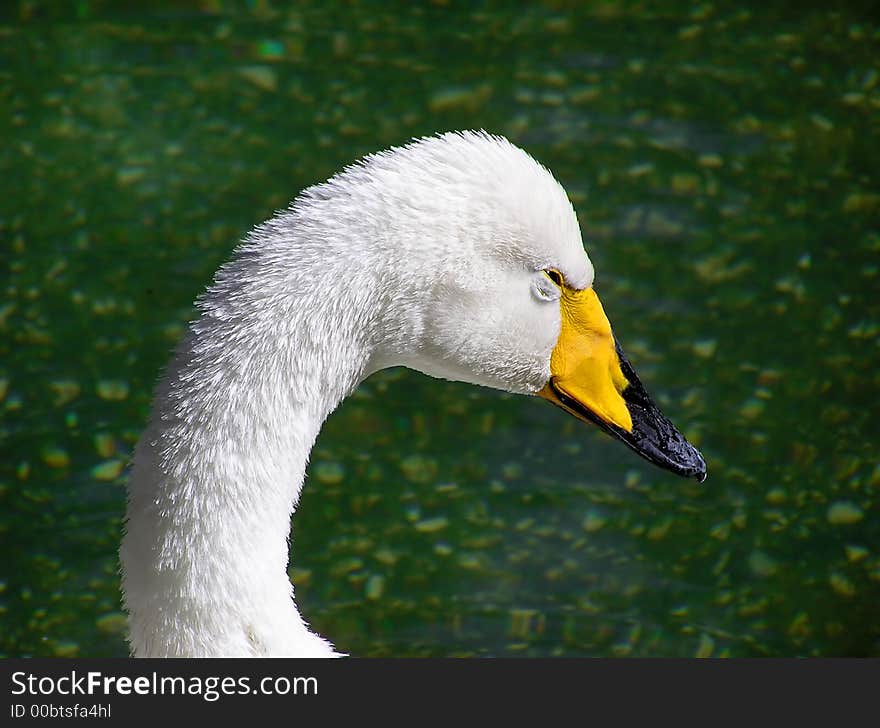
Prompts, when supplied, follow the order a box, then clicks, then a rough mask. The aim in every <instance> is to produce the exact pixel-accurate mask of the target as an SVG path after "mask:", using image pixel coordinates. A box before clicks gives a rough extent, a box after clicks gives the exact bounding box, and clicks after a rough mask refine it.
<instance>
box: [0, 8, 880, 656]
mask: <svg viewBox="0 0 880 728" xmlns="http://www.w3.org/2000/svg"><path fill="white" fill-rule="evenodd" d="M588 5H589V7H583V8H581V9H577V10H571V9H564V8H562V7H559V8H558V9H555V8H554V7H553V6H552V5H548V6H547V7H540V6H536V7H533V8H532V9H529V10H521V9H520V10H503V9H502V10H499V9H496V10H471V9H462V8H457V9H456V8H451V7H444V6H443V4H442V3H439V4H437V5H432V6H429V7H425V8H415V7H412V8H397V9H395V10H390V9H389V6H388V5H383V4H379V5H372V4H369V3H368V4H362V5H357V6H352V7H348V6H346V7H345V8H337V9H335V8H332V7H327V4H326V3H306V4H298V9H296V10H291V9H279V6H278V5H276V4H275V3H268V2H254V3H244V4H234V3H224V2H219V1H218V2H207V1H206V2H202V3H197V4H194V6H193V7H192V8H190V9H188V10H185V11H184V10H180V9H174V5H171V4H169V7H168V8H167V9H166V10H164V11H163V10H153V11H152V12H150V13H146V12H144V11H135V10H127V9H119V8H118V6H117V4H116V3H102V2H85V1H83V2H78V3H73V4H57V5H56V4H53V3H40V2H31V1H28V2H19V3H17V4H16V3H12V4H10V6H9V7H7V8H6V9H4V10H2V11H0V39H2V42H0V107H2V108H3V110H4V113H2V114H0V132H2V138H3V140H4V144H3V151H2V154H0V171H2V180H3V181H2V182H0V185H2V194H0V245H2V253H0V261H2V265H0V271H2V273H3V282H4V286H3V289H2V294H0V295H2V298H0V334H2V335H0V353H2V357H0V411H2V413H3V415H2V424H0V448H2V460H0V468H2V470H0V478H2V480H0V503H2V506H0V537H2V542H3V547H2V552H3V558H2V572H0V609H2V612H0V618H2V624H0V652H2V653H3V654H6V655H83V656H86V655H88V656H107V655H124V654H126V652H127V649H126V645H125V642H124V634H123V632H124V622H123V619H122V616H121V613H120V606H119V593H118V578H117V574H116V570H117V562H116V549H117V547H118V541H119V533H120V519H121V516H122V514H123V511H124V492H125V491H124V484H125V477H126V473H125V466H126V462H127V458H128V456H129V454H130V452H131V449H132V446H133V443H134V442H135V441H136V439H137V437H138V434H139V432H140V430H141V428H142V427H143V424H144V422H145V420H146V417H147V413H148V410H149V401H150V394H151V389H152V387H153V384H154V382H155V381H156V378H157V376H158V373H159V371H160V369H161V367H162V366H163V365H164V363H165V362H166V361H167V359H168V356H169V353H170V350H171V347H172V346H173V345H174V343H175V342H176V340H177V339H178V337H179V336H180V334H181V332H182V330H183V328H184V326H185V325H186V322H187V321H188V320H189V319H190V318H191V316H192V313H193V310H192V301H193V299H194V298H195V296H196V295H197V294H198V293H199V292H200V291H201V290H202V289H203V287H204V286H205V285H206V283H207V282H208V281H209V280H210V278H211V276H212V274H213V272H214V270H215V269H216V267H217V266H218V265H219V264H220V263H221V262H222V261H223V260H224V259H226V257H227V256H228V255H229V253H230V251H231V250H232V248H233V247H234V245H235V243H236V242H237V240H238V239H240V237H241V236H242V235H243V234H244V232H245V231H246V230H247V229H248V228H249V227H250V226H251V225H253V224H255V223H257V222H259V221H260V220H262V219H264V218H265V217H266V216H268V215H269V214H271V212H272V211H273V210H274V209H277V208H279V207H282V206H284V205H285V204H286V203H287V201H288V200H289V199H290V198H292V197H293V196H294V195H295V194H296V193H297V192H298V191H299V190H300V189H302V188H303V187H305V186H307V185H309V184H313V183H315V182H318V181H321V180H322V179H325V178H326V177H327V176H328V175H330V174H332V173H333V172H334V171H336V170H338V169H339V168H340V167H341V166H342V165H344V164H346V163H348V162H350V161H352V160H353V159H355V158H357V157H358V156H359V155H362V154H365V153H368V152H370V151H374V150H376V149H380V148H384V147H387V146H389V145H392V144H399V143H403V142H405V141H406V140H408V139H410V138H412V137H414V136H420V135H424V134H430V133H434V132H437V131H444V130H448V129H457V128H481V127H482V128H485V129H487V130H489V131H492V132H497V133H502V134H506V135H507V136H508V137H509V138H510V139H512V140H513V141H515V142H516V143H518V144H520V145H521V146H523V147H524V148H526V149H527V150H528V151H529V152H531V153H532V154H533V155H534V156H535V157H536V158H538V159H539V160H540V161H541V162H543V163H544V164H546V165H547V166H548V167H549V168H550V169H552V170H553V171H554V173H555V174H556V176H557V177H558V179H559V180H560V181H561V182H562V183H563V185H564V186H565V187H566V189H567V190H568V192H569V194H570V197H571V199H572V201H573V203H574V205H575V207H576V209H577V212H578V216H579V219H580V221H581V225H582V229H583V233H584V240H585V244H586V246H587V248H588V250H589V252H590V255H591V257H592V259H593V262H594V264H595V266H596V269H597V283H596V286H597V290H598V291H599V293H600V294H601V296H602V298H603V301H604V304H605V307H606V310H607V311H608V313H609V316H610V318H611V320H612V323H613V325H614V327H615V332H616V334H617V336H618V337H619V338H620V340H621V341H622V342H623V344H624V346H625V347H626V349H627V352H628V353H629V355H630V357H631V359H632V360H633V362H634V363H635V365H636V367H637V369H638V370H639V372H640V375H641V377H642V379H643V380H644V381H645V383H646V385H647V386H648V388H649V389H650V390H651V391H652V392H653V393H654V395H655V397H656V398H657V399H658V401H659V403H660V404H661V406H662V407H663V408H664V410H665V411H666V412H667V414H668V415H669V416H670V417H671V418H672V419H673V420H674V421H675V422H676V423H677V424H678V425H679V426H680V427H681V428H682V429H683V430H684V431H685V432H686V434H687V435H688V437H689V438H690V439H691V440H692V441H694V442H695V443H697V444H698V445H699V446H700V447H701V449H702V451H703V453H704V455H705V456H706V459H707V461H708V464H709V472H710V477H709V480H708V481H707V482H706V483H705V484H704V485H702V486H700V485H697V484H696V483H694V482H688V481H683V480H680V479H678V478H676V477H674V476H672V475H670V474H668V473H664V472H661V471H659V470H656V469H654V468H652V467H651V466H650V465H648V464H647V463H644V462H642V461H641V460H639V459H638V458H637V457H636V456H634V455H633V454H631V453H630V452H629V451H628V450H626V448H624V447H623V446H622V445H621V444H620V443H616V442H613V441H611V440H610V439H609V438H607V437H606V436H604V435H602V434H601V433H599V432H598V431H596V430H594V429H590V428H588V427H586V426H584V425H582V424H581V423H579V422H577V421H575V420H573V419H572V418H569V417H567V416H566V415H565V414H564V413H562V412H561V411H558V410H555V409H553V408H551V407H549V406H548V405H546V403H543V402H541V401H538V400H537V399H527V398H518V397H511V396H506V395H503V394H499V393H495V392H491V391H487V390H482V389H477V388H473V387H469V386H467V385H460V384H453V383H447V382H441V381H436V380H431V379H428V378H426V377H423V376H421V375H418V374H415V373H412V372H408V371H405V370H392V371H388V372H383V373H380V374H378V375H376V376H374V377H373V378H371V379H370V380H368V381H367V382H366V383H365V384H364V385H363V386H362V387H361V388H360V389H359V390H358V391H357V393H356V394H355V396H353V397H352V398H351V399H350V400H348V401H347V402H346V403H345V404H344V405H343V406H342V407H341V408H340V410H338V411H337V412H336V413H335V414H334V415H333V417H332V418H331V419H330V420H329V421H328V423H327V425H326V427H325V429H324V431H323V432H322V434H321V436H320V438H319V441H318V443H317V446H316V449H315V451H314V453H313V456H312V461H311V466H310V470H309V477H308V481H307V485H306V488H305V491H304V495H303V498H302V502H301V509H300V513H299V515H298V516H297V518H296V521H295V528H294V560H293V567H292V568H291V572H290V573H291V578H292V579H293V580H294V582H295V584H296V590H297V594H298V599H299V601H300V604H301V607H302V610H303V612H304V614H305V615H306V616H307V618H308V619H309V620H310V621H311V623H312V625H313V626H314V628H315V629H316V630H318V631H319V632H321V633H322V634H325V635H327V636H328V637H330V638H331V639H332V640H333V641H334V642H335V644H336V645H337V646H338V647H339V649H340V650H343V651H345V652H349V653H352V654H355V655H536V656H537V655H542V656H546V655H571V656H584V655H619V656H625V655H652V656H655V655H656V656H659V655H665V656H670V655H675V656H677V655H682V656H691V655H704V656H708V655H712V656H728V655H729V656H761V655H775V656H790V655H869V654H870V655H877V654H880V627H878V625H880V619H878V607H880V511H878V499H880V465H878V458H877V443H878V439H880V426H878V418H877V402H878V389H880V387H878V385H880V374H878V371H880V369H878V332H880V304H878V295H877V294H878V282H877V278H878V270H880V269H878V263H880V258H878V253H880V224H878V223H880V215H878V213H880V185H878V169H880V159H878V156H880V155H878V149H880V146H878V113H880V63H878V59H880V54H878V53H877V50H878V41H880V25H878V23H877V22H876V20H875V19H874V18H872V17H871V16H870V15H869V14H868V12H867V11H864V12H862V11H860V10H858V9H850V10H845V11H840V12H837V13H831V12H828V11H825V10H820V9H797V10H795V9H792V10H783V9H780V7H781V6H780V5H777V4H774V3H751V4H750V5H751V7H746V6H744V5H742V4H738V5H737V6H736V7H729V6H727V5H721V4H712V3H700V4H697V3H694V4H690V3H685V2H673V3H657V4H654V3H611V2H606V3H599V4H594V5H591V4H588Z"/></svg>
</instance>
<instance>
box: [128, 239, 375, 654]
mask: <svg viewBox="0 0 880 728" xmlns="http://www.w3.org/2000/svg"><path fill="white" fill-rule="evenodd" d="M280 247H284V246H280ZM289 257H290V256H287V258H289ZM285 260H286V258H285V257H284V256H283V255H280V254H279V250H277V249H275V248H274V247H273V246H272V245H271V244H269V245H267V244H266V241H265V240H263V241H260V244H259V245H257V244H252V245H250V246H246V247H245V248H244V249H243V250H241V251H239V253H238V254H237V256H236V258H235V259H234V260H233V261H232V262H231V263H230V264H228V265H227V266H225V267H224V268H223V269H221V271H220V273H219V274H218V276H217V279H216V280H215V283H214V285H213V287H212V288H211V289H210V290H209V291H208V293H207V294H206V296H205V297H204V298H203V300H202V301H201V305H200V308H201V309H202V315H201V317H200V318H199V319H198V320H197V321H196V322H195V323H194V324H193V325H192V326H191V331H190V333H189V335H188V337H187V339H186V340H185V341H184V342H183V344H182V345H181V347H180V348H179V350H178V351H177V354H176V356H175V358H174V359H173V361H172V363H171V365H170V366H169V369H168V372H167V374H166V376H165V378H164V380H163V381H162V383H161V384H160V385H159V388H158V390H157V393H156V399H155V404H154V409H153V414H152V420H151V422H150V425H149V427H148V429H147V431H146V432H145V433H144V435H143V437H142V438H141V440H140V442H139V443H138V446H137V449H136V452H135V458H134V464H133V468H132V473H131V479H130V483H129V504H128V513H127V523H126V535H125V537H124V539H123V544H122V548H121V561H122V570H123V592H124V599H125V605H126V608H127V609H128V611H129V628H130V641H131V646H132V650H133V653H134V654H135V655H151V656H173V655H199V656H209V655H290V656H326V655H330V654H333V651H332V647H331V646H330V645H329V644H328V643H327V642H325V641H324V640H323V639H321V638H320V637H318V636H317V635H315V634H313V633H312V632H310V631H309V629H308V627H307V626H306V625H305V624H304V622H303V620H302V618H301V617H300V615H299V613H298V611H297V609H296V606H295V604H294V601H293V592H292V587H291V584H290V580H289V578H288V575H287V564H288V553H289V552H288V536H289V532H290V519H291V515H292V513H293V510H294V508H295V506H296V503H297V500H298V497H299V493H300V489H301V487H302V482H303V477H304V473H305V467H306V463H307V459H308V454H309V451H310V450H311V447H312V445H313V443H314V441H315V438H316V437H317V435H318V431H319V430H320V427H321V424H322V423H323V421H324V419H325V418H326V417H327V415H329V413H330V412H331V411H332V410H333V409H334V408H335V407H336V406H337V404H338V403H339V402H340V401H341V400H342V399H343V398H344V397H345V396H346V395H347V394H348V393H349V392H350V391H352V390H353V389H354V387H356V386H357V384H358V383H359V382H360V381H361V379H363V377H364V376H365V375H366V374H367V373H368V370H369V369H370V358H371V355H372V353H373V352H372V351H371V348H370V343H369V341H368V338H367V335H366V333H367V332H368V331H369V329H370V320H369V319H370V316H371V315H372V314H371V311H372V310H373V308H372V307H371V305H369V302H370V294H369V291H370V290H371V285H370V283H369V281H367V280H360V281H351V280H349V281H347V283H348V285H349V286H350V287H352V290H357V291H359V294H358V295H359V296H360V300H359V301H358V305H357V306H351V307H349V308H348V309H347V310H340V309H339V307H340V306H344V304H345V301H344V297H340V295H339V292H338V291H334V295H333V296H327V295H322V285H321V282H320V281H316V280H314V278H313V276H306V274H305V272H304V271H302V270H298V269H297V268H294V267H292V266H289V265H287V264H286V263H285V262H284V261H285ZM331 307H332V308H331ZM355 311H356V312H357V313H356V314H355V313H353V312H355Z"/></svg>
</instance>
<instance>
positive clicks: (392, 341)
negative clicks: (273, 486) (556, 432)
mask: <svg viewBox="0 0 880 728" xmlns="http://www.w3.org/2000/svg"><path fill="white" fill-rule="evenodd" d="M325 204H333V205H336V206H337V207H336V209H335V210H333V211H332V216H333V218H334V219H335V220H342V221H349V222H350V223H351V224H350V225H349V227H351V226H352V225H354V224H356V225H357V227H358V228H359V230H361V232H362V238H363V241H364V244H363V245H362V246H361V247H362V248H363V250H362V251H361V252H360V254H361V255H363V256H365V257H366V259H367V261H368V262H367V266H366V267H367V268H369V269H370V270H371V276H372V285H373V287H374V290H376V291H378V294H377V295H378V296H379V297H381V298H382V299H383V300H382V303H381V306H379V310H380V311H381V314H379V315H378V316H377V318H376V320H375V321H373V328H374V330H375V331H376V332H377V334H376V339H377V341H378V342H379V343H378V344H377V346H376V348H375V351H374V353H373V356H372V361H371V365H370V368H371V369H372V370H376V369H381V368H384V367H386V366H395V365H403V366H407V367H410V368H412V369H416V370H418V371H421V372H424V373H426V374H429V375H431V376H435V377H442V378H445V379H451V380H457V381H464V382H470V383H473V384H479V385H483V386H487V387H492V388H495V389H500V390H504V391H507V392H513V393H518V394H527V395H538V396H540V397H543V398H544V399H546V400H548V401H550V402H551V403H553V404H554V405H557V406H559V407H561V408H562V409H564V410H566V411H567V412H569V413H570V414H572V415H574V416H575V417H578V418H579V419H581V420H584V421H588V422H591V423H594V424H596V425H598V426H599V427H600V428H602V429H603V430H605V431H606V432H608V433H610V434H611V435H613V436H614V437H616V438H618V439H620V440H622V441H623V442H625V443H626V444H627V445H628V446H630V447H631V448H632V449H634V450H635V451H636V452H637V453H639V454H640V455H642V456H643V457H645V458H647V459H649V460H650V461H652V462H654V463H655V464H657V465H659V466H660V467H662V468H665V469H668V470H671V471H672V472H675V473H677V474H679V475H683V476H690V477H695V478H697V479H698V480H700V481H702V480H703V479H705V477H706V466H705V462H704V461H703V459H702V457H701V456H700V454H699V452H698V451H697V450H696V449H695V448H694V447H693V446H691V445H690V444H689V443H688V442H687V441H686V439H685V438H684V436H683V435H682V434H681V433H680V432H679V431H678V430H677V429H676V428H675V427H674V426H673V425H672V423H671V422H670V421H669V420H668V419H667V418H666V417H665V416H663V415H662V414H661V413H660V411H659V409H658V408H657V406H656V405H655V403H654V402H653V401H652V400H651V398H650V397H649V396H648V394H647V393H646V391H645V389H644V387H643V386H642V384H641V382H640V381H639V379H638V377H637V375H636V373H635V370H634V369H633V367H632V365H631V364H630V362H629V361H628V360H627V358H626V356H625V355H624V353H623V350H622V348H621V347H620V344H619V343H618V342H617V340H616V339H615V337H614V334H613V332H612V328H611V325H610V323H609V320H608V318H607V316H606V315H605V311H604V310H603V307H602V304H601V302H600V300H599V297H598V295H597V293H596V291H595V290H594V288H593V280H594V270H593V265H592V263H591V261H590V259H589V257H588V255H587V253H586V252H585V250H584V246H583V242H582V239H581V233H580V227H579V225H578V221H577V217H576V215H575V212H574V209H573V208H572V205H571V203H570V201H569V199H568V197H567V195H566V193H565V191H564V190H563V188H562V186H561V185H560V184H559V183H558V182H557V181H556V180H555V179H554V177H553V175H552V174H551V173H550V172H549V171H548V170H547V169H546V168H545V167H543V166H542V165H540V164H539V163H538V162H537V161H535V160H534V159H533V158H532V157H531V156H529V155H528V154H527V153H526V152H525V151H523V150H521V149H519V148H518V147H516V146H514V145H513V144H511V143H510V142H509V141H507V140H506V139H504V138H503V137H498V136H492V135H489V134H486V133H484V132H460V133H449V134H443V135H440V136H436V137H429V138H424V139H420V140H417V141H414V142H412V143H411V144H409V145H407V146H404V147H400V148H395V149H391V150H388V151H385V152H381V153H378V154H374V155H370V156H368V157H366V158H365V159H363V160H362V161H360V162H358V163H357V164H355V165H353V166H351V167H348V168H347V169H346V170H344V171H343V172H342V173H340V174H339V175H337V176H336V177H333V178H331V179H330V180H328V182H327V183H325V184H323V185H318V186H317V187H314V188H311V189H310V190H307V191H306V193H305V194H304V199H303V200H302V201H301V209H303V206H304V208H305V209H306V210H308V208H309V207H310V206H311V205H314V206H318V207H323V206H324V205H325ZM323 212H326V211H323ZM325 219H326V217H325ZM349 238H350V236H349Z"/></svg>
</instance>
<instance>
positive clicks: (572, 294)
mask: <svg viewBox="0 0 880 728" xmlns="http://www.w3.org/2000/svg"><path fill="white" fill-rule="evenodd" d="M560 309H561V314H562V316H561V318H562V326H561V330H560V332H559V339H558V341H557V342H556V346H555V347H554V349H553V353H552V355H551V357H550V380H549V381H548V382H547V384H546V385H545V386H544V388H543V389H542V390H541V391H540V392H538V395H539V396H540V397H543V398H544V399H547V400H549V401H550V402H552V403H553V404H555V405H557V406H558V407H561V408H562V409H564V410H565V411H566V412H569V413H570V414H572V415H574V416H575V417H577V418H578V419H580V420H583V421H584V422H593V423H595V424H597V425H598V426H599V427H601V428H602V429H603V430H605V432H607V433H609V434H611V435H613V436H614V437H616V438H618V439H620V440H623V442H625V443H626V444H627V445H628V446H629V447H631V448H632V449H633V450H635V451H636V452H637V453H638V454H639V455H641V456H642V457H643V458H645V459H647V460H650V461H651V462H652V463H654V464H655V465H657V466H659V467H661V468H663V469H665V470H670V471H671V472H673V473H676V474H677V475H681V476H684V477H689V478H696V479H697V480H698V481H699V482H701V483H702V482H703V481H704V480H705V479H706V463H705V461H704V460H703V456H702V455H700V452H699V451H698V450H697V449H696V448H695V447H694V446H693V445H691V444H690V443H689V442H688V441H687V440H686V439H685V437H684V435H682V434H681V432H679V431H678V429H677V428H676V427H675V425H673V424H672V423H671V422H670V421H669V420H668V419H667V418H666V417H665V416H664V415H663V413H662V412H660V410H659V408H658V407H657V405H656V404H654V401H653V400H652V399H651V397H650V396H649V395H648V393H647V392H646V391H645V388H644V386H643V385H642V383H641V381H640V380H639V378H638V376H637V375H636V372H635V370H634V369H633V366H632V364H630V362H629V360H628V359H627V358H626V355H625V354H624V353H623V349H621V348H620V344H618V343H617V340H616V339H615V338H614V334H613V333H612V332H611V324H610V323H609V322H608V317H607V316H606V315H605V311H604V309H603V308H602V303H601V302H600V301H599V297H598V296H597V295H596V292H595V291H594V290H593V289H592V288H587V289H584V290H581V291H576V290H573V289H571V288H567V287H566V288H563V293H562V298H561V302H560Z"/></svg>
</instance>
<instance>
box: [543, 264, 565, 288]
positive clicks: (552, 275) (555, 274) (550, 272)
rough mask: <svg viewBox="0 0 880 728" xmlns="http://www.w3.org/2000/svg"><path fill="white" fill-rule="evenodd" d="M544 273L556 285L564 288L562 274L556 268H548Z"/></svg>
mask: <svg viewBox="0 0 880 728" xmlns="http://www.w3.org/2000/svg"><path fill="white" fill-rule="evenodd" d="M544 273H545V274H546V276H547V277H548V278H549V279H550V280H551V281H553V283H554V285H556V286H558V287H559V288H562V273H560V272H559V271H558V270H556V269H555V268H548V269H547V270H545V271H544Z"/></svg>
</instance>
